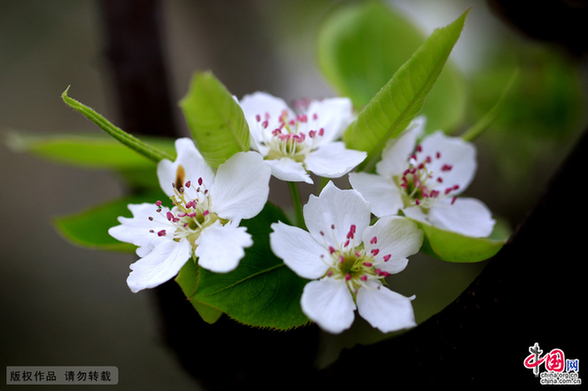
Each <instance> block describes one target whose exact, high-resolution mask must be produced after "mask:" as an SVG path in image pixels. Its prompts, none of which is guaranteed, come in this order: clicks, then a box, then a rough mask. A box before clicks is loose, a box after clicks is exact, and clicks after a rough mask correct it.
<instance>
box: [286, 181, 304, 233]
mask: <svg viewBox="0 0 588 391" xmlns="http://www.w3.org/2000/svg"><path fill="white" fill-rule="evenodd" d="M288 187H289V188H290V196H291V197H292V204H293V205H294V212H295V213H296V226H297V227H300V228H302V229H306V226H305V224H304V215H303V214H302V202H301V201H300V192H299V191H298V185H297V184H296V182H288Z"/></svg>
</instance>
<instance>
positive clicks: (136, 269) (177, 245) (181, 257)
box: [127, 239, 192, 293]
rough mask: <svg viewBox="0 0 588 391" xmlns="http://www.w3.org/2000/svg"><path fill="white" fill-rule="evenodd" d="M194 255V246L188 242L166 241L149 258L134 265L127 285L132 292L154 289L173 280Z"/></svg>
mask: <svg viewBox="0 0 588 391" xmlns="http://www.w3.org/2000/svg"><path fill="white" fill-rule="evenodd" d="M191 255H192V246H191V245H190V243H189V242H188V241H187V240H180V241H179V242H176V241H174V240H171V239H166V240H164V241H161V242H159V243H158V244H157V246H156V247H155V248H154V249H153V251H151V252H150V253H149V254H148V255H147V256H145V257H143V258H141V259H139V260H138V261H137V262H135V263H133V264H132V265H131V266H130V268H131V270H132V272H131V274H129V277H128V278H127V284H128V286H129V288H131V291H133V292H135V293H136V292H138V291H140V290H142V289H148V288H154V287H156V286H158V285H161V284H163V283H164V282H166V281H168V280H170V279H171V278H173V277H174V276H175V275H176V274H178V272H179V271H180V269H181V268H182V266H184V264H185V263H186V261H187V260H188V259H189V258H190V256H191Z"/></svg>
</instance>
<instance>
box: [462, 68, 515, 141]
mask: <svg viewBox="0 0 588 391" xmlns="http://www.w3.org/2000/svg"><path fill="white" fill-rule="evenodd" d="M518 77H519V69H518V68H516V69H515V70H514V71H513V74H512V76H511V77H510V79H509V80H508V82H507V83H506V87H505V88H504V91H503V92H502V94H501V95H500V97H499V98H498V101H497V102H496V104H495V105H494V106H492V108H491V109H490V111H488V112H487V113H486V115H484V116H483V117H482V118H480V119H479V120H478V122H476V123H475V124H474V125H472V126H470V128H469V129H468V130H466V131H465V132H464V133H463V134H462V135H461V138H462V139H464V140H465V141H469V142H472V141H474V140H475V139H476V138H478V137H479V136H480V135H481V134H482V133H484V131H485V130H486V129H488V128H489V127H490V126H491V125H492V123H493V122H494V121H495V120H496V118H497V117H498V116H499V114H500V113H501V112H502V109H503V107H504V102H505V100H506V98H507V96H508V94H509V93H510V91H511V89H512V87H513V85H514V84H515V83H516V81H517V80H518Z"/></svg>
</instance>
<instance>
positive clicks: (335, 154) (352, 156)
mask: <svg viewBox="0 0 588 391" xmlns="http://www.w3.org/2000/svg"><path fill="white" fill-rule="evenodd" d="M366 156H367V153H366V152H363V151H355V150H351V149H347V148H345V144H344V143H343V142H341V141H338V142H333V143H329V144H323V145H321V146H320V147H318V149H316V150H314V151H312V152H310V153H309V154H307V155H306V157H305V159H304V166H305V167H306V169H307V170H308V171H310V172H312V173H314V174H316V175H319V176H322V177H325V178H340V177H342V176H343V175H345V174H347V173H348V172H349V171H351V170H353V169H354V168H355V167H356V166H357V165H358V164H359V163H361V162H362V161H364V160H365V158H366Z"/></svg>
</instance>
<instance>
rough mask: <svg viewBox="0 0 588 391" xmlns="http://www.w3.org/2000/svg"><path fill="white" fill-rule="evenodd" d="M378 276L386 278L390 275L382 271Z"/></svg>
mask: <svg viewBox="0 0 588 391" xmlns="http://www.w3.org/2000/svg"><path fill="white" fill-rule="evenodd" d="M379 275H380V276H382V277H388V276H389V275H390V273H388V272H384V271H382V272H380V273H379Z"/></svg>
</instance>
